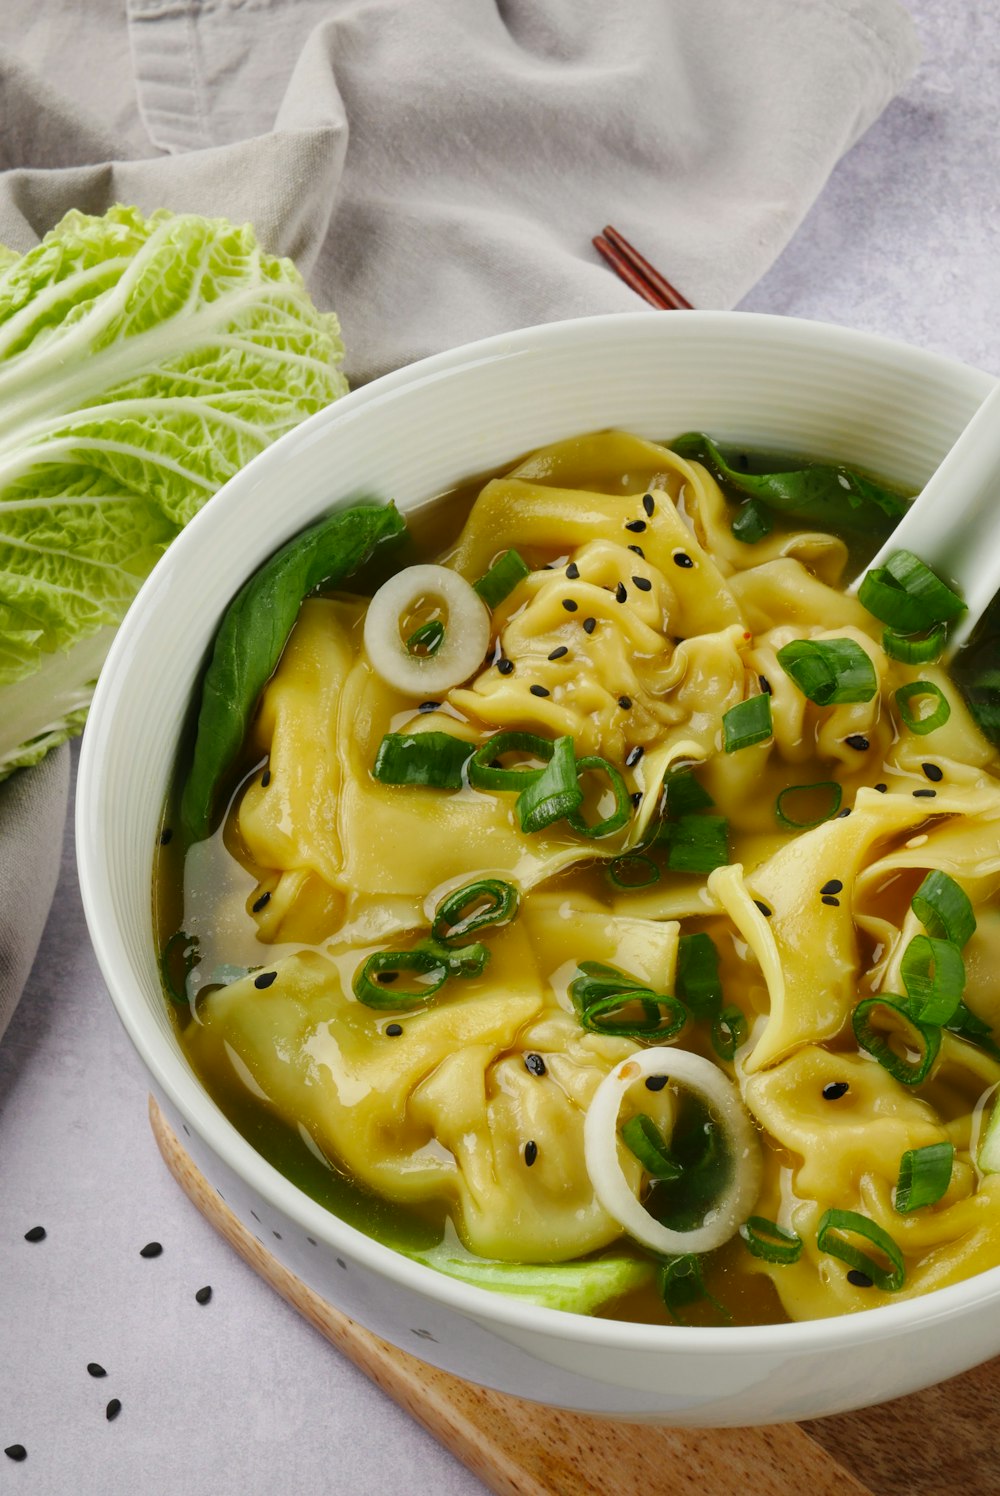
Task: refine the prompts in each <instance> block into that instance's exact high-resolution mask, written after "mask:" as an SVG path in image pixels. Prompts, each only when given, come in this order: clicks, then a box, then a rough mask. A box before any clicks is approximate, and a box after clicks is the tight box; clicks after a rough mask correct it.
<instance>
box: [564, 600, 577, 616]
mask: <svg viewBox="0 0 1000 1496" xmlns="http://www.w3.org/2000/svg"><path fill="white" fill-rule="evenodd" d="M579 606H580V604H579V603H576V602H574V601H573V599H572V598H571V597H564V598H563V607H564V608H565V609H566V612H567V613H575V612H576V610H577V608H578V607H579Z"/></svg>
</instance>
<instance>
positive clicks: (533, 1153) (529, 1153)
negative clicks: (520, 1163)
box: [524, 1142, 538, 1169]
mask: <svg viewBox="0 0 1000 1496" xmlns="http://www.w3.org/2000/svg"><path fill="white" fill-rule="evenodd" d="M537 1157H538V1144H537V1143H535V1142H530V1143H525V1145H524V1161H525V1163H526V1164H527V1165H528V1168H529V1169H530V1168H531V1166H532V1164H533V1163H534V1162H535V1159H536V1158H537Z"/></svg>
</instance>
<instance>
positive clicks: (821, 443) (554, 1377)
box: [77, 312, 1000, 1424]
mask: <svg viewBox="0 0 1000 1496" xmlns="http://www.w3.org/2000/svg"><path fill="white" fill-rule="evenodd" d="M992 383H993V381H992V380H991V379H990V378H989V377H988V376H987V375H985V374H982V373H977V372H976V371H975V370H972V369H968V368H965V367H963V366H961V365H959V364H956V363H953V362H950V361H948V360H946V359H943V358H939V357H936V356H934V355H932V354H930V353H924V352H920V351H917V350H915V349H912V348H907V347H904V346H901V345H898V344H894V343H891V342H887V341H885V340H883V339H879V338H874V337H869V336H866V335H864V334H860V333H855V332H849V331H846V330H844V329H842V328H836V327H827V326H823V325H820V324H818V323H807V322H796V321H792V320H789V319H783V318H773V317H759V316H749V315H741V314H738V313H725V312H705V313H701V312H684V313H673V314H669V315H668V314H663V313H659V312H657V313H635V314H632V315H626V316H616V317H595V318H589V319H584V320H580V321H575V322H564V323H558V324H552V325H550V326H546V327H538V328H532V329H529V330H526V331H522V332H518V333H514V334H512V335H511V336H509V337H500V338H493V339H490V340H489V341H486V342H482V343H477V344H474V345H472V346H471V347H467V348H461V349H457V350H456V351H454V352H451V353H446V354H443V355H441V356H439V357H436V358H432V359H429V360H426V361H425V362H423V363H420V364H416V365H414V366H412V367H411V368H407V369H404V370H402V371H400V372H399V373H397V374H393V375H390V376H388V377H387V378H385V379H381V380H379V381H377V382H376V383H374V384H372V385H369V386H367V387H366V388H364V389H361V390H358V391H357V392H355V393H353V394H351V395H348V396H347V397H346V398H344V399H343V400H340V401H339V402H338V403H337V404H335V405H333V406H332V407H331V408H329V409H328V410H325V411H322V412H321V413H320V414H319V415H316V416H314V417H313V418H312V419H311V420H309V421H307V422H306V423H305V424H304V425H303V426H301V427H300V428H299V429H298V430H296V431H294V432H292V433H291V434H290V435H288V436H286V437H285V438H284V439H283V440H281V441H279V442H278V443H277V444H276V445H275V446H273V447H272V448H270V450H269V451H267V452H265V453H263V454H262V455H261V456H260V457H258V458H257V459H256V460H255V461H253V462H252V463H250V465H249V466H248V467H247V468H245V469H244V470H243V471H242V472H241V473H239V474H238V475H237V476H236V477H235V478H233V479H232V480H231V482H229V483H228V484H227V485H226V487H225V489H224V490H223V491H222V492H221V493H220V494H219V495H218V497H217V498H215V499H213V500H212V502H211V503H210V504H209V505H208V507H207V508H206V509H205V510H204V511H203V512H202V513H201V514H200V515H199V516H198V518H197V519H195V521H194V522H193V523H192V524H191V525H190V526H189V527H188V529H187V530H186V531H185V532H184V533H183V534H182V535H181V536H180V538H179V539H178V540H177V541H175V543H174V544H173V546H172V547H171V549H170V551H169V553H168V554H167V555H166V556H165V558H164V559H163V560H162V561H161V562H160V564H159V565H158V566H157V568H156V570H155V572H154V573H153V575H152V577H151V578H150V579H149V581H148V582H147V584H146V585H145V587H144V588H143V590H142V593H141V595H140V597H139V598H138V600H137V601H136V602H135V604H134V605H133V607H132V609H131V610H130V612H129V614H128V617H127V619H126V620H125V623H124V625H123V626H122V628H121V631H120V633H119V635H118V638H117V640H116V643H115V646H114V648H113V650H112V652H111V656H110V658H109V660H108V663H107V665H106V667H105V669H104V672H103V674H102V675H101V679H100V684H99V687H98V690H97V695H96V697H95V700H94V706H93V710H92V713H91V717H90V722H89V725H88V727H87V732H86V736H85V740H84V745H83V755H82V760H81V765H80V776H79V788H78V795H77V838H78V845H79V859H80V878H81V884H82V889H83V898H84V904H85V907H86V913H87V919H88V922H89V926H90V931H91V935H92V938H93V942H94V947H95V949H96V952H97V957H98V960H99V961H100V964H101V968H102V970H103V973H104V976H105V978H106V980H107V984H108V987H109V989H110V991H111V995H112V998H113V1000H114V1002H115V1004H116V1006H117V1009H118V1012H119V1014H120V1016H121V1019H122V1022H123V1023H124V1025H125V1027H126V1029H127V1030H128V1032H129V1034H130V1035H131V1037H132V1040H133V1042H134V1044H135V1046H136V1048H137V1050H138V1051H139V1054H140V1055H141V1056H142V1059H143V1061H144V1062H145V1064H146V1065H147V1067H148V1069H149V1072H150V1076H151V1078H152V1086H153V1089H154V1090H155V1093H156V1095H157V1097H158V1098H159V1100H160V1102H161V1104H162V1105H163V1106H164V1108H165V1111H166V1113H167V1116H168V1118H169V1119H170V1121H171V1122H172V1124H173V1126H174V1128H175V1129H176V1130H177V1131H178V1132H180V1133H182V1136H183V1141H184V1142H185V1146H186V1147H187V1148H188V1149H189V1151H190V1153H191V1155H192V1157H193V1158H194V1161H195V1163H196V1164H197V1165H198V1167H199V1168H200V1169H201V1170H202V1172H203V1173H204V1175H205V1177H206V1178H207V1179H208V1181H209V1183H210V1184H211V1185H213V1186H215V1187H216V1188H217V1189H218V1191H219V1192H220V1194H221V1195H222V1196H223V1198H224V1199H225V1201H226V1203H227V1204H228V1205H229V1206H230V1207H231V1209H233V1210H234V1211H235V1212H236V1214H237V1215H238V1216H239V1218H240V1220H241V1221H242V1222H243V1223H244V1225H246V1226H247V1227H248V1229H249V1230H250V1231H251V1232H253V1233H254V1234H256V1235H258V1236H259V1237H261V1238H263V1240H264V1242H265V1243H266V1245H267V1247H268V1249H269V1250H270V1251H271V1252H273V1253H275V1255H276V1256H278V1257H279V1258H280V1260H281V1261H282V1262H283V1263H284V1264H285V1266H286V1267H288V1268H289V1269H291V1271H292V1272H294V1273H296V1274H298V1276H299V1277H301V1278H303V1279H304V1280H305V1281H306V1282H307V1283H309V1284H310V1285H311V1286H312V1287H313V1288H314V1289H316V1290H317V1291H318V1292H319V1293H320V1294H322V1295H323V1296H324V1297H325V1298H326V1299H328V1300H329V1301H330V1303H332V1304H334V1305H336V1306H337V1307H338V1308H340V1309H342V1310H344V1311H345V1312H346V1313H348V1314H349V1315H351V1316H352V1317H353V1318H355V1319H356V1320H358V1321H360V1322H361V1323H362V1324H364V1325H366V1326H368V1327H369V1328H370V1329H371V1330H374V1331H375V1332H376V1333H377V1334H379V1335H381V1336H383V1337H384V1338H385V1339H387V1340H390V1341H392V1342H393V1343H395V1344H396V1345H397V1346H401V1347H403V1348H404V1349H405V1350H408V1351H411V1352H414V1353H416V1354H417V1355H419V1356H421V1357H423V1358H424V1359H425V1360H427V1361H430V1362H433V1363H434V1364H435V1365H437V1366H442V1367H444V1368H446V1369H447V1370H448V1371H451V1372H456V1373H458V1374H459V1375H460V1376H464V1377H467V1378H469V1379H471V1380H473V1381H476V1382H481V1383H485V1384H487V1385H490V1386H493V1387H496V1388H499V1389H500V1390H502V1391H507V1392H513V1393H517V1394H519V1395H521V1396H523V1397H528V1398H533V1399H536V1400H538V1401H542V1402H549V1403H553V1404H556V1405H559V1406H562V1407H569V1408H575V1409H579V1410H583V1411H590V1412H596V1413H601V1414H606V1415H611V1416H619V1417H624V1418H629V1419H654V1420H660V1421H665V1422H669V1423H676V1424H741V1423H742V1424H750V1423H771V1422H778V1421H781V1420H788V1419H803V1418H812V1417H817V1416H821V1415H823V1414H828V1413H835V1412H839V1411H842V1410H845V1409H848V1408H852V1407H858V1406H860V1405H863V1404H866V1403H873V1402H878V1401H880V1400H883V1399H885V1398H890V1397H896V1396H899V1395H901V1394H903V1393H906V1392H909V1391H912V1390H914V1389H916V1388H919V1387H922V1386H926V1385H927V1384H929V1383H931V1382H934V1381H939V1380H942V1379H943V1378H945V1377H949V1376H951V1375H953V1374H954V1373H956V1372H959V1371H962V1370H964V1369H966V1368H967V1367H969V1366H972V1365H975V1364H976V1363H977V1362H979V1361H982V1360H985V1359H986V1358H987V1357H989V1356H992V1355H994V1354H995V1353H996V1352H998V1351H1000V1269H995V1270H993V1271H990V1272H988V1273H985V1274H983V1275H982V1276H980V1277H978V1278H975V1279H973V1280H971V1281H969V1282H966V1283H961V1284H958V1285H956V1286H953V1287H949V1288H943V1289H939V1290H938V1291H937V1292H935V1293H933V1294H931V1295H929V1296H928V1297H925V1298H922V1299H918V1300H914V1301H911V1302H905V1303H899V1304H894V1305H890V1306H888V1307H885V1308H878V1309H871V1310H868V1311H867V1312H865V1313H862V1314H857V1315H853V1316H849V1317H844V1318H837V1319H827V1320H822V1321H818V1322H814V1323H807V1324H785V1325H771V1326H763V1327H753V1328H745V1327H741V1328H735V1327H734V1328H720V1329H692V1328H686V1327H682V1326H678V1327H659V1326H651V1325H638V1324H627V1323H616V1322H614V1321H613V1320H594V1319H588V1318H585V1317H583V1316H578V1315H572V1314H564V1313H560V1312H558V1311H556V1310H543V1309H535V1308H532V1307H529V1306H526V1305H524V1304H520V1303H518V1302H515V1301H512V1300H511V1299H508V1298H506V1297H504V1296H501V1295H499V1294H491V1293H490V1292H488V1291H487V1290H484V1289H478V1288H473V1287H470V1286H467V1285H465V1284H462V1283H459V1282H456V1281H454V1280H452V1279H450V1278H447V1277H444V1276H441V1275H439V1274H436V1273H434V1272H433V1271H432V1270H430V1269H429V1268H425V1267H422V1266H420V1265H418V1264H415V1263H413V1262H411V1261H409V1260H407V1259H406V1258H403V1257H401V1256H399V1255H397V1254H396V1253H394V1252H393V1251H391V1250H390V1249H388V1248H386V1247H383V1246H380V1245H379V1244H377V1243H376V1242H373V1241H371V1240H370V1239H369V1238H368V1237H366V1236H364V1235H363V1234H361V1233H360V1232H358V1231H356V1230H354V1229H353V1228H351V1227H350V1226H347V1225H345V1224H344V1223H343V1222H342V1221H340V1220H338V1219H337V1218H336V1217H335V1216H333V1215H331V1214H329V1213H328V1212H327V1211H326V1210H324V1209H323V1208H322V1207H320V1206H319V1205H317V1204H316V1203H315V1202H314V1201H312V1200H311V1199H309V1198H308V1197H307V1196H306V1195H304V1194H302V1193H301V1192H300V1191H299V1190H298V1189H296V1188H295V1187H294V1186H293V1185H292V1184H291V1183H289V1181H288V1180H287V1179H285V1178H284V1177H283V1176H282V1175H280V1174H278V1173H277V1172H276V1171H275V1170H274V1169H273V1168H272V1167H271V1166H270V1165H269V1164H267V1163H265V1162H264V1160H263V1159H262V1158H260V1157H259V1155H258V1154H257V1153H255V1152H254V1150H253V1148H252V1147H251V1146H250V1144H249V1143H248V1142H246V1141H245V1140H244V1138H242V1137H241V1136H240V1134H239V1133H237V1132H236V1131H235V1129H234V1128H233V1127H232V1126H231V1124H230V1123H229V1122H228V1121H227V1120H226V1118H225V1117H224V1116H223V1115H222V1113H221V1111H220V1110H219V1108H218V1107H217V1106H216V1105H215V1103H214V1102H213V1101H212V1100H211V1098H210V1097H209V1096H208V1095H207V1094H206V1093H205V1091H204V1090H203V1089H202V1087H201V1085H200V1084H199V1082H198V1081H197V1080H196V1079H195V1077H194V1075H193V1074H192V1072H191V1070H190V1069H189V1068H188V1066H187V1064H186V1062H185V1060H184V1057H183V1055H182V1053H181V1050H180V1048H179V1047H178V1044H177V1040H176V1039H175V1037H174V1035H173V1033H172V1031H171V1027H170V1023H169V1021H168V1018H167V1013H166V1009H165V1004H164V1000H163V997H162V994H161V991H160V982H159V977H158V972H157V961H156V954H155V951H154V944H153V936H152V928H151V898H150V874H151V867H152V861H153V855H154V842H155V838H156V833H157V827H158V819H159V816H160V812H161V807H162V805H163V801H164V796H165V792H166V787H167V782H168V778H169V775H170V772H171V765H172V761H173V755H174V750H175V744H176V739H177V733H178V729H179V725H180V722H181V718H182V715H183V713H184V711H185V708H186V706H187V704H188V701H189V698H190V696H191V691H192V683H193V682H194V680H195V677H196V675H197V672H198V669H199V666H200V665H201V663H202V660H203V657H204V655H205V651H206V648H207V646H208V644H209V642H210V640H211V638H212V635H213V633H214V631H215V628H216V625H217V623H218V620H219V616H220V613H221V612H222V610H223V608H224V607H225V605H226V603H227V602H228V600H229V599H230V597H231V596H232V595H233V593H234V592H235V591H236V589H237V588H238V587H239V585H240V584H241V583H242V582H243V580H244V579H245V578H246V577H247V576H248V575H249V573H250V572H252V571H253V570H254V569H255V568H256V567H257V566H258V565H259V564H260V563H261V562H262V561H263V560H264V559H265V558H266V557H267V556H268V555H269V554H270V553H271V552H272V551H273V550H274V549H275V548H276V547H277V546H278V545H280V544H282V543H283V542H284V541H285V540H287V539H288V538H289V537H290V536H291V535H293V534H295V533H296V531H298V530H300V529H301V528H302V527H303V526H304V525H306V524H307V523H309V522H310V521H311V520H313V519H314V518H316V517H317V516H318V515H320V514H321V513H322V512H324V511H325V510H327V509H328V508H329V507H330V506H331V505H335V504H340V503H342V502H349V501H353V500H357V499H359V498H362V497H368V496H373V495H374V496H378V497H390V496H391V497H393V498H395V499H396V501H397V503H398V504H399V507H400V508H401V509H402V510H404V511H405V510H407V509H410V508H411V507H412V506H414V505H415V504H418V503H420V502H421V501H422V500H426V499H428V498H429V497H431V496H433V495H436V494H438V493H441V492H443V491H444V490H446V489H449V488H451V487H453V486H454V485H455V484H456V483H457V482H459V481H460V480H461V479H464V478H466V477H468V476H470V475H475V474H479V473H483V472H485V471H488V470H490V469H493V468H497V467H499V466H501V465H502V464H504V463H510V462H512V461H513V460H514V459H516V458H518V457H520V456H521V455H522V454H523V453H525V452H527V451H528V450H530V449H531V448H533V447H537V446H540V445H542V444H543V443H546V442H551V441H554V440H556V439H558V438H561V437H567V436H570V435H573V434H575V433H581V432H586V431H591V430H596V429H600V428H603V427H608V426H619V427H622V428H625V429H627V430H629V431H633V432H637V433H639V434H641V435H645V436H649V437H659V438H669V437H670V436H672V435H676V434H678V433H680V432H682V431H686V430H689V429H692V428H696V429H701V430H706V431H709V432H712V433H713V434H715V435H716V436H718V437H720V438H726V439H732V440H736V441H739V442H741V443H746V444H747V445H750V446H753V445H757V446H761V447H764V448H767V449H770V450H776V449H788V450H791V451H794V452H797V453H808V454H810V455H812V456H816V457H836V458H840V459H842V460H844V461H846V462H853V463H858V464H860V465H862V466H864V467H866V468H868V469H871V470H873V471H875V472H877V473H880V474H882V475H884V476H886V477H889V478H892V479H896V480H898V481H899V482H901V483H903V484H906V485H909V486H911V487H913V488H918V487H919V486H920V485H921V484H922V483H923V482H924V481H925V479H926V478H927V477H928V475H929V474H930V473H931V472H932V470H933V469H934V467H935V466H936V465H937V463H938V462H939V461H940V459H941V457H942V456H943V455H944V453H945V451H946V450H947V449H948V447H949V446H950V445H951V443H952V442H953V441H954V439H955V437H956V436H957V435H958V433H959V431H960V430H961V428H962V427H963V426H964V425H965V423H966V422H967V421H968V419H969V417H970V416H971V415H972V413H973V411H974V409H975V408H976V406H977V405H978V403H979V402H980V401H981V400H982V398H983V397H984V396H985V395H986V393H987V392H988V390H989V388H990V387H991V385H992ZM279 1233H280V1239H279Z"/></svg>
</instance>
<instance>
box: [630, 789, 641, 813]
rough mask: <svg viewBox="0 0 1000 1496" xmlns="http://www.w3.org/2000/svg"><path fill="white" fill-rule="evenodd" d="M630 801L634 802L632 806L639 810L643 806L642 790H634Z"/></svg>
mask: <svg viewBox="0 0 1000 1496" xmlns="http://www.w3.org/2000/svg"><path fill="white" fill-rule="evenodd" d="M629 799H630V800H631V801H632V804H633V805H634V806H635V808H636V810H638V809H639V806H640V805H641V804H642V790H633V792H632V794H631V795H629Z"/></svg>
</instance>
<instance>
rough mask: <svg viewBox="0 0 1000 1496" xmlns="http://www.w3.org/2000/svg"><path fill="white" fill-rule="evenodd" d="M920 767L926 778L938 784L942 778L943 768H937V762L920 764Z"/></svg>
mask: <svg viewBox="0 0 1000 1496" xmlns="http://www.w3.org/2000/svg"><path fill="white" fill-rule="evenodd" d="M920 767H921V768H922V769H923V771H924V773H925V774H926V775H927V778H928V779H932V780H933V781H934V783H935V784H940V782H941V780H942V779H943V778H944V770H943V769H939V768H938V766H937V764H921V765H920Z"/></svg>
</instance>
